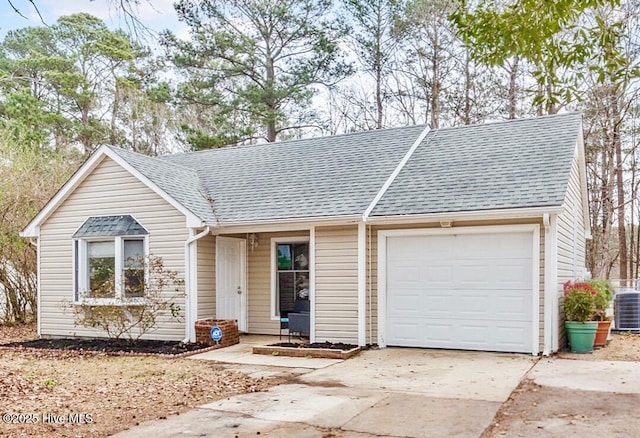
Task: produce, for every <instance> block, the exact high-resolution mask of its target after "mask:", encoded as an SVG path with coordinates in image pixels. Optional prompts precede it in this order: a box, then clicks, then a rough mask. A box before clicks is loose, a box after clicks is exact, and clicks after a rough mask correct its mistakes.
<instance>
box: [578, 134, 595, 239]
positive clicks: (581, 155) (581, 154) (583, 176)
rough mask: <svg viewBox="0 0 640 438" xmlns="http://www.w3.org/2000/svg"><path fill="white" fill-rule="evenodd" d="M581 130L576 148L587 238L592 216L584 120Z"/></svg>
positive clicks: (587, 237) (590, 235) (589, 234)
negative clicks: (588, 189) (590, 211)
mask: <svg viewBox="0 0 640 438" xmlns="http://www.w3.org/2000/svg"><path fill="white" fill-rule="evenodd" d="M579 131H580V132H579V133H578V141H577V142H576V149H577V154H578V170H579V172H578V173H579V178H580V195H581V200H582V217H583V221H584V234H585V238H586V239H591V238H592V237H593V236H592V234H591V217H590V215H589V194H588V192H587V164H586V157H585V146H584V136H583V134H582V122H580V130H579Z"/></svg>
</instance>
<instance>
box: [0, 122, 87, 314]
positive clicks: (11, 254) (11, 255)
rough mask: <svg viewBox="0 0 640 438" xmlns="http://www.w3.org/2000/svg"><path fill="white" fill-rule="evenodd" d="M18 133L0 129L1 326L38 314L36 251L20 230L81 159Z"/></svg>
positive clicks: (74, 154)
mask: <svg viewBox="0 0 640 438" xmlns="http://www.w3.org/2000/svg"><path fill="white" fill-rule="evenodd" d="M19 134H20V133H15V132H7V131H6V130H2V129H0V181H2V189H1V190H0V296H2V299H0V302H2V303H3V307H4V308H2V309H0V322H26V321H29V320H31V319H33V318H34V316H35V312H36V310H37V296H36V294H37V279H36V269H37V261H36V247H35V245H34V244H31V243H30V242H29V241H27V240H25V239H22V238H21V237H20V236H19V232H20V230H21V228H22V227H23V226H24V225H25V224H26V223H27V222H28V221H29V220H30V219H31V218H32V217H33V216H35V214H36V213H37V212H38V210H40V208H42V206H43V205H44V204H45V203H46V201H47V200H48V199H49V198H50V197H51V196H53V194H54V193H55V192H56V190H58V188H59V187H60V185H61V184H62V183H63V182H64V181H65V180H66V179H67V178H68V177H69V176H70V175H71V173H72V172H73V171H74V170H75V168H76V165H77V163H78V162H79V160H80V156H79V154H76V153H73V152H68V153H62V152H55V151H52V150H50V149H47V148H39V147H35V146H33V145H32V143H31V142H30V141H29V140H25V141H21V140H20V138H21V137H20V135H19ZM16 135H17V138H16ZM26 135H27V136H28V135H29V134H26ZM3 320H4V321H3Z"/></svg>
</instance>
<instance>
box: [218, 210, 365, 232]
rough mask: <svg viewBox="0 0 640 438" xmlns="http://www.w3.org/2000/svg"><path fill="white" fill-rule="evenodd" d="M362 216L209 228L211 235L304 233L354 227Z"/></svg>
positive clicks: (284, 220) (248, 222)
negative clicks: (320, 228)
mask: <svg viewBox="0 0 640 438" xmlns="http://www.w3.org/2000/svg"><path fill="white" fill-rule="evenodd" d="M361 220H362V215H359V214H358V215H347V216H326V217H309V218H291V219H274V220H265V221H255V222H251V221H247V222H228V223H225V222H223V223H221V224H218V225H216V226H213V225H212V226H211V232H212V233H213V234H231V233H259V232H261V233H267V232H277V231H306V230H309V228H310V227H316V226H318V227H323V226H324V227H329V226H336V225H356V224H357V223H358V222H360V221H361Z"/></svg>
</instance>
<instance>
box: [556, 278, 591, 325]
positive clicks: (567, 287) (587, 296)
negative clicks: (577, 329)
mask: <svg viewBox="0 0 640 438" xmlns="http://www.w3.org/2000/svg"><path fill="white" fill-rule="evenodd" d="M562 287H563V291H564V315H565V319H566V320H567V321H577V322H586V321H590V320H591V318H592V317H593V314H594V312H595V297H596V295H597V291H596V290H595V289H594V288H593V287H592V286H591V285H589V284H587V283H584V282H577V281H576V282H571V281H567V282H566V283H564V284H563V285H562Z"/></svg>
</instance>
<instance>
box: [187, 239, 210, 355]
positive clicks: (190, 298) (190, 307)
mask: <svg viewBox="0 0 640 438" xmlns="http://www.w3.org/2000/svg"><path fill="white" fill-rule="evenodd" d="M210 232H211V227H209V226H207V227H206V228H205V229H204V230H203V231H202V232H200V233H198V234H196V235H193V229H190V230H189V234H191V236H190V237H189V238H188V239H187V240H186V241H185V242H184V260H185V273H184V289H185V297H186V300H187V303H186V306H185V317H184V332H185V335H184V336H185V337H184V339H183V340H182V343H184V344H186V343H189V342H190V340H191V338H192V336H191V335H192V334H191V331H192V328H193V324H194V321H193V317H194V315H195V314H196V312H197V310H198V309H197V304H198V297H197V296H195V295H194V294H193V293H192V286H193V284H192V283H195V275H194V274H195V273H196V269H197V267H195V266H192V265H193V261H194V260H195V259H196V258H195V251H194V254H193V256H194V257H192V254H191V252H192V251H193V250H194V247H193V245H192V244H193V243H194V242H195V241H197V240H200V239H202V238H203V237H205V236H207V235H208V234H209V233H210Z"/></svg>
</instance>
